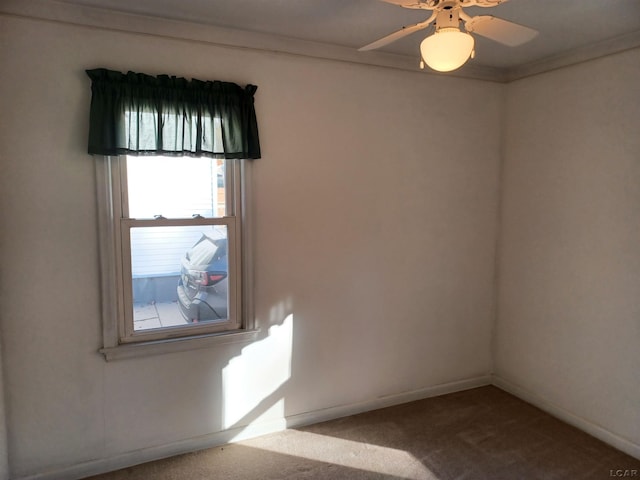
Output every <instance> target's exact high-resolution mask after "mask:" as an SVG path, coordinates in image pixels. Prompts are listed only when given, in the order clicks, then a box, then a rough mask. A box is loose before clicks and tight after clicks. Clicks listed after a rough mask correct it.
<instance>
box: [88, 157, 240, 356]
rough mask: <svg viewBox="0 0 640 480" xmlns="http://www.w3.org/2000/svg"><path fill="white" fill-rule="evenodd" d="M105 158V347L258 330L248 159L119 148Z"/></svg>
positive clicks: (102, 174)
mask: <svg viewBox="0 0 640 480" xmlns="http://www.w3.org/2000/svg"><path fill="white" fill-rule="evenodd" d="M98 165H99V166H101V167H102V168H99V169H98V170H99V178H98V185H102V188H103V195H101V198H102V202H101V211H102V215H101V217H102V224H103V228H102V232H103V234H102V235H101V242H102V250H103V256H105V255H104V254H105V253H106V252H110V255H106V258H104V260H103V267H106V268H103V271H105V272H104V273H109V274H108V275H106V278H103V284H104V287H105V288H104V290H107V291H105V292H104V296H105V298H106V299H108V298H111V299H112V302H111V305H107V306H106V307H107V308H106V311H105V312H103V313H105V315H104V317H105V319H104V320H105V347H106V350H108V349H109V347H115V346H122V345H132V346H134V345H140V344H141V343H144V342H156V343H157V342H158V341H162V340H169V339H179V338H183V339H184V338H193V337H196V336H203V335H206V336H211V335H220V334H223V333H237V332H242V331H250V330H251V327H252V325H251V322H250V318H251V317H250V315H251V313H250V308H249V306H250V298H249V293H250V292H249V291H248V289H247V284H248V281H249V279H250V271H249V265H248V261H249V256H248V255H246V254H245V250H247V249H248V248H249V247H248V238H247V234H246V233H245V228H244V225H243V224H244V223H245V221H246V218H247V215H246V213H247V212H246V205H244V204H243V199H244V198H245V197H246V196H245V195H244V194H243V192H244V190H245V188H244V183H245V182H244V180H245V176H246V175H247V173H246V169H247V165H246V164H245V162H244V161H241V160H221V159H212V158H191V157H157V156H142V157H133V156H118V157H107V158H106V159H101V160H100V161H99V163H98ZM103 277H105V276H104V275H103ZM103 353H104V352H103ZM109 353H111V354H113V352H109Z"/></svg>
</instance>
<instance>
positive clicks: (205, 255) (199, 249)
mask: <svg viewBox="0 0 640 480" xmlns="http://www.w3.org/2000/svg"><path fill="white" fill-rule="evenodd" d="M218 250H219V248H218V246H217V245H216V244H215V243H214V242H212V241H211V240H209V239H208V238H203V239H202V240H200V241H199V242H198V243H197V244H195V245H194V246H193V248H192V249H191V251H190V252H189V255H188V257H187V258H189V260H190V261H191V263H192V264H194V265H206V264H208V263H211V261H212V260H213V257H214V256H215V254H216V252H217V251H218Z"/></svg>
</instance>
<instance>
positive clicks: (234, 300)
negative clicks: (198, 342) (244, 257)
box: [118, 217, 241, 343]
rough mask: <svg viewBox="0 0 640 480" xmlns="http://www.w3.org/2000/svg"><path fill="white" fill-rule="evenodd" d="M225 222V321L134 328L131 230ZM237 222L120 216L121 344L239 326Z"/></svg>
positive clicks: (224, 219) (219, 219)
mask: <svg viewBox="0 0 640 480" xmlns="http://www.w3.org/2000/svg"><path fill="white" fill-rule="evenodd" d="M203 225H224V226H226V227H227V248H228V253H227V258H228V267H227V268H228V279H229V280H228V307H227V308H228V314H227V319H226V321H220V322H206V323H205V322H203V323H196V324H187V325H180V326H174V327H163V328H160V329H150V330H138V331H135V330H134V323H133V321H134V319H133V311H134V309H133V288H132V287H133V282H132V268H131V243H130V239H131V235H130V232H131V229H132V228H135V227H152V228H153V227H174V226H175V227H179V226H203ZM237 227H238V222H237V219H236V218H235V217H223V218H206V219H162V220H136V219H128V218H123V219H121V220H120V229H119V230H120V251H121V262H122V267H121V268H122V270H121V272H122V274H121V275H120V279H121V282H122V283H121V285H120V288H119V291H120V293H121V295H122V302H121V311H120V315H119V316H118V318H119V331H120V338H119V341H120V343H130V342H139V341H151V340H160V339H169V338H175V337H184V336H193V335H201V334H204V333H215V332H221V331H227V330H237V329H239V328H240V321H239V313H240V312H241V305H240V299H241V296H240V295H239V294H238V292H239V289H240V286H241V278H240V277H241V274H240V271H241V269H240V268H239V264H240V255H239V242H238V233H237Z"/></svg>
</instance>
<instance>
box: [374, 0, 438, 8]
mask: <svg viewBox="0 0 640 480" xmlns="http://www.w3.org/2000/svg"><path fill="white" fill-rule="evenodd" d="M382 1H383V2H386V3H391V4H393V5H398V6H400V7H402V8H418V9H425V10H433V9H434V5H433V3H434V1H433V0H422V1H420V0H382ZM438 3H439V0H436V1H435V4H436V5H437V4H438Z"/></svg>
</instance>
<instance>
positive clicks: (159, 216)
mask: <svg viewBox="0 0 640 480" xmlns="http://www.w3.org/2000/svg"><path fill="white" fill-rule="evenodd" d="M153 218H155V219H156V220H166V219H167V218H166V217H163V216H162V215H154V216H153Z"/></svg>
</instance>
